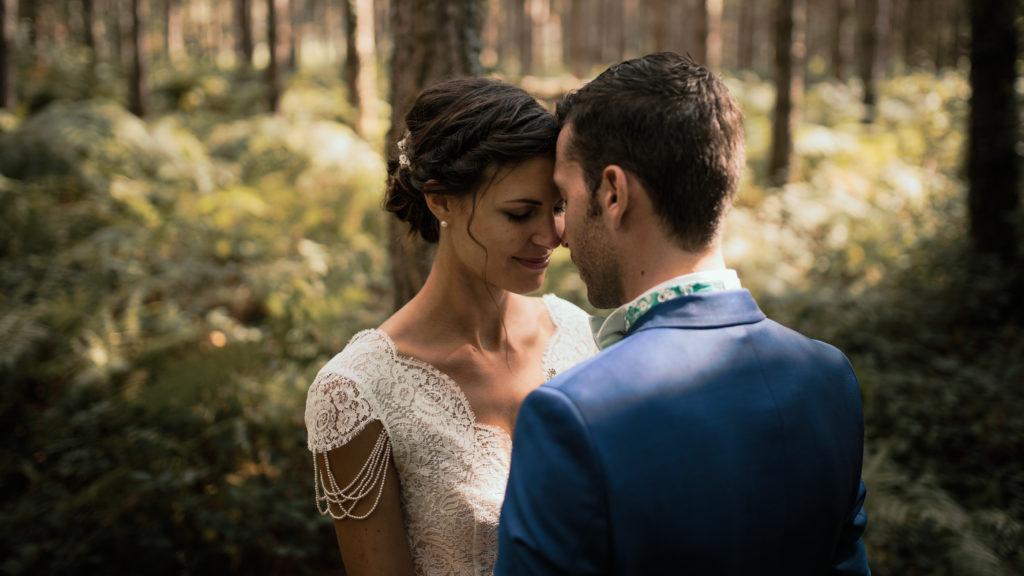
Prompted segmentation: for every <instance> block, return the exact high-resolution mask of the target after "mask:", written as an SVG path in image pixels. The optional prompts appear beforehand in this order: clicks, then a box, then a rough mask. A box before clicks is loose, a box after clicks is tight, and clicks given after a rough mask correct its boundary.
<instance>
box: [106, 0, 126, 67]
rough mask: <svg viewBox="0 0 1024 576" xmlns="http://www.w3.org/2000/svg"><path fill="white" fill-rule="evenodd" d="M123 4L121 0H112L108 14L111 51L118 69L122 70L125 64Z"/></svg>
mask: <svg viewBox="0 0 1024 576" xmlns="http://www.w3.org/2000/svg"><path fill="white" fill-rule="evenodd" d="M121 6H122V2H121V0H110V14H108V15H107V18H108V22H110V51H111V53H112V57H113V59H114V66H115V68H116V69H117V70H122V69H123V66H124V28H123V27H122V23H123V22H124V20H123V12H122V11H121Z"/></svg>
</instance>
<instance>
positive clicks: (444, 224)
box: [441, 220, 448, 228]
mask: <svg viewBox="0 0 1024 576" xmlns="http://www.w3.org/2000/svg"><path fill="white" fill-rule="evenodd" d="M447 227H448V222H446V221H444V220H441V228H447Z"/></svg>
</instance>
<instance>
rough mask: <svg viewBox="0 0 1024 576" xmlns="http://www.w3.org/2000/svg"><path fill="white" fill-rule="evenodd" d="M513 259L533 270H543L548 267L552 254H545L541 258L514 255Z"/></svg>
mask: <svg viewBox="0 0 1024 576" xmlns="http://www.w3.org/2000/svg"><path fill="white" fill-rule="evenodd" d="M512 259H513V260H515V261H516V262H519V263H520V264H522V265H523V266H526V267H527V268H529V269H531V270H543V269H545V268H547V267H548V264H549V263H550V262H551V257H550V256H544V257H541V258H522V257H519V256H513V257H512Z"/></svg>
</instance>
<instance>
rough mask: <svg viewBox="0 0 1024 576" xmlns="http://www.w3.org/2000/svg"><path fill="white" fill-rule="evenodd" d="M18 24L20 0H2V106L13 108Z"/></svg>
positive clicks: (0, 36)
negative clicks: (15, 44) (15, 46)
mask: <svg viewBox="0 0 1024 576" xmlns="http://www.w3.org/2000/svg"><path fill="white" fill-rule="evenodd" d="M17 25H18V0H0V108H7V109H9V110H13V109H14V106H15V104H17V101H16V97H15V95H14V71H15V67H14V43H15V37H16V33H15V32H16V30H17Z"/></svg>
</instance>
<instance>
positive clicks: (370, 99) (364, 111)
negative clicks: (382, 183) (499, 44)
mask: <svg viewBox="0 0 1024 576" xmlns="http://www.w3.org/2000/svg"><path fill="white" fill-rule="evenodd" d="M375 21H376V14H375V13H374V6H373V0H356V52H357V53H358V54H359V77H358V79H357V81H356V90H358V91H359V122H358V125H357V127H356V130H357V131H358V132H359V134H360V135H362V136H363V137H364V138H366V137H373V136H379V135H380V132H379V130H378V126H377V124H378V122H377V47H376V40H377V38H376V35H375V34H374V29H375V24H374V22H375ZM478 49H479V47H478Z"/></svg>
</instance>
